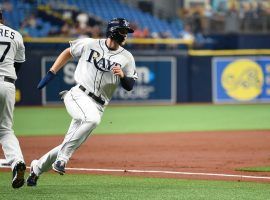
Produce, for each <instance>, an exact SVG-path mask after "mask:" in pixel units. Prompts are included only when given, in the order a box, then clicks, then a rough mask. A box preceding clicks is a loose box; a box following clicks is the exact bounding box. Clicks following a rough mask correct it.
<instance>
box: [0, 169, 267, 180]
mask: <svg viewBox="0 0 270 200" xmlns="http://www.w3.org/2000/svg"><path fill="white" fill-rule="evenodd" d="M0 168H10V166H5V165H0ZM27 168H30V167H27ZM66 170H71V171H91V172H123V173H127V172H128V173H149V174H175V175H193V176H216V177H234V178H247V179H265V180H270V177H267V176H247V175H237V174H217V173H196V172H178V171H162V170H160V171H159V170H137V169H94V168H92V169H91V168H69V167H67V168H66Z"/></svg>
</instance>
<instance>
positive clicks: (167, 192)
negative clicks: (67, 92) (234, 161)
mask: <svg viewBox="0 0 270 200" xmlns="http://www.w3.org/2000/svg"><path fill="white" fill-rule="evenodd" d="M269 119H270V105H268V104H260V105H181V106H136V107H124V106H121V107H117V106H110V107H108V108H107V109H106V111H105V114H104V117H103V119H102V122H101V124H100V126H99V127H98V128H97V129H96V130H95V131H94V134H129V133H145V134H148V133H151V134H153V133H155V132H181V131H211V130H270V123H269ZM70 120H71V118H70V117H69V116H68V114H67V113H66V111H65V108H63V107H57V108H51V107H50V108H49V107H45V108H41V107H18V108H16V110H15V117H14V129H15V132H16V134H17V135H19V136H28V135H34V136H38V135H64V134H65V132H66V130H67V128H68V126H69V122H70ZM10 182H11V174H10V173H8V172H0V197H1V199H20V200H21V199H27V200H28V199H29V200H30V199H68V200H70V199H71V200H73V199H80V200H82V199H117V200H121V199H125V200H127V199H128V200H130V199H131V200H132V199H138V200H145V199H146V200H148V199H153V200H158V199H188V200H197V199H198V200H199V199H200V200H201V199H207V200H212V199H216V200H228V199H230V200H234V199H235V200H249V199H250V200H266V199H270V185H269V183H256V182H233V181H227V182H225V181H196V180H181V179H165V178H164V179H160V178H135V177H117V176H109V175H107V176H105V175H104V176H98V175H71V174H68V175H65V176H59V175H56V174H52V173H45V174H44V175H43V176H42V177H41V178H40V181H39V185H38V187H36V188H29V187H27V186H24V187H23V188H21V189H18V190H14V189H12V188H11V185H10Z"/></svg>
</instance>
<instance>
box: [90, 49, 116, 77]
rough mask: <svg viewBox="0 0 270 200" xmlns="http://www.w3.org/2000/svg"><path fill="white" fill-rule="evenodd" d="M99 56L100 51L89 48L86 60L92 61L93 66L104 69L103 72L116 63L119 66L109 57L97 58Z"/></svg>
mask: <svg viewBox="0 0 270 200" xmlns="http://www.w3.org/2000/svg"><path fill="white" fill-rule="evenodd" d="M99 57H100V53H99V52H98V51H95V50H93V49H90V54H89V57H88V59H87V60H86V61H87V62H90V63H94V65H95V67H96V68H97V69H98V70H100V71H104V72H108V71H111V69H112V67H113V66H116V65H119V66H120V67H121V65H120V64H119V63H116V62H112V61H110V60H109V59H106V58H104V57H102V58H100V59H98V58H99Z"/></svg>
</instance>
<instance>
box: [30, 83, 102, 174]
mask: <svg viewBox="0 0 270 200" xmlns="http://www.w3.org/2000/svg"><path fill="white" fill-rule="evenodd" d="M64 103H65V106H66V109H67V111H68V113H69V114H70V116H71V117H72V121H71V124H70V126H69V129H68V132H67V133H66V136H65V138H64V141H63V143H62V144H61V145H59V146H57V147H55V148H54V149H52V150H51V151H49V152H48V153H46V154H45V155H44V156H42V157H41V158H40V159H39V160H38V162H37V165H36V166H33V170H34V172H35V174H36V175H38V176H39V175H40V174H42V173H43V172H46V171H48V170H50V169H51V168H52V164H53V163H54V162H55V160H63V161H64V162H66V163H67V162H68V161H69V159H70V157H71V156H72V154H73V153H74V151H75V150H76V149H77V148H78V147H79V146H80V145H81V144H82V143H83V142H84V141H85V140H86V139H87V138H88V136H89V135H90V133H91V132H92V131H93V130H94V129H95V128H96V127H97V125H98V124H99V123H100V120H101V117H102V114H103V112H104V109H105V107H103V106H101V105H100V104H98V103H96V102H95V101H94V100H93V99H92V98H91V97H89V96H87V95H86V94H85V93H84V92H83V91H81V90H80V89H79V88H78V86H75V87H73V88H72V89H71V90H70V91H68V92H67V94H66V96H65V97H64Z"/></svg>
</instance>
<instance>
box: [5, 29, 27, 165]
mask: <svg viewBox="0 0 270 200" xmlns="http://www.w3.org/2000/svg"><path fill="white" fill-rule="evenodd" d="M24 61H25V48H24V44H23V39H22V36H21V34H20V33H19V32H17V31H15V30H13V29H11V28H9V27H7V26H5V25H3V24H0V143H1V145H2V149H3V151H4V155H5V158H6V160H7V162H8V163H9V164H10V165H11V167H12V168H13V167H14V166H15V164H16V163H17V162H19V161H23V162H24V159H23V155H22V152H21V148H20V145H19V141H18V139H17V138H16V136H15V135H14V131H13V129H12V126H13V110H14V105H15V85H14V83H15V80H16V79H17V76H16V72H15V68H14V62H17V63H22V62H24Z"/></svg>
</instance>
